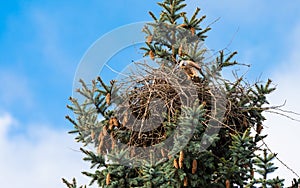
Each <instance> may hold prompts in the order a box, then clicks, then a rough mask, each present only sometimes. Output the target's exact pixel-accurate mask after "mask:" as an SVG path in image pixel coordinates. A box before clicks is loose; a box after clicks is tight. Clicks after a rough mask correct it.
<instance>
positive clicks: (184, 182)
mask: <svg viewBox="0 0 300 188" xmlns="http://www.w3.org/2000/svg"><path fill="white" fill-rule="evenodd" d="M183 186H184V187H187V186H188V178H187V177H186V176H185V177H184V180H183Z"/></svg>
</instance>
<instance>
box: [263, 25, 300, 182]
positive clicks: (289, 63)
mask: <svg viewBox="0 0 300 188" xmlns="http://www.w3.org/2000/svg"><path fill="white" fill-rule="evenodd" d="M299 32H300V23H299V25H298V26H296V27H295V30H294V31H292V32H291V35H290V36H291V37H290V38H287V40H286V43H287V46H288V48H290V52H289V54H287V58H284V59H285V61H283V62H282V64H281V65H280V66H278V67H276V68H274V71H273V72H274V73H273V75H272V76H271V78H273V80H274V83H275V84H276V85H277V90H276V91H275V92H274V93H273V94H272V95H271V96H270V99H269V100H270V102H271V104H274V105H280V104H283V103H284V101H285V100H286V105H285V106H284V107H283V109H286V110H290V111H294V112H298V113H300V98H299V94H300V88H299V78H300V77H299V75H300V54H299V51H300V45H299V44H300V37H299ZM285 114H287V113H285ZM287 115H290V116H291V117H293V118H296V119H300V116H299V115H295V114H287ZM267 119H268V120H267V121H266V126H268V128H266V129H265V130H264V132H265V133H267V134H268V135H269V136H268V138H267V143H268V144H269V145H270V147H271V149H272V150H273V151H274V152H275V153H278V157H279V159H281V160H282V161H283V162H284V163H286V164H287V165H288V166H289V167H290V168H292V169H293V170H295V171H296V173H298V174H300V162H299V155H300V151H299V143H300V136H299V134H300V122H296V121H292V120H290V119H288V118H285V117H283V116H280V115H276V114H267ZM276 164H278V165H279V166H280V168H279V170H278V174H279V175H281V176H282V177H285V178H286V180H288V181H287V183H286V185H290V182H291V180H292V179H293V178H296V176H295V175H294V174H292V173H291V172H290V171H289V170H288V169H287V168H286V167H284V166H283V165H282V164H280V162H278V161H277V162H276Z"/></svg>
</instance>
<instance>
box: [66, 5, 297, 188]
mask: <svg viewBox="0 0 300 188" xmlns="http://www.w3.org/2000/svg"><path fill="white" fill-rule="evenodd" d="M158 5H159V6H160V7H161V8H162V11H161V13H160V15H159V16H157V15H155V14H154V13H152V12H149V14H150V16H151V17H152V19H153V22H151V23H148V24H147V25H145V27H144V30H143V31H144V32H145V34H146V37H145V45H144V47H142V48H141V50H142V51H143V52H144V56H145V57H149V59H150V60H152V61H154V62H155V63H156V65H157V66H152V64H151V63H147V62H144V63H139V64H138V65H137V66H139V71H138V73H136V72H133V73H132V75H131V77H130V78H129V79H128V80H126V81H123V82H122V81H121V80H111V81H110V82H109V83H104V81H103V79H102V78H101V77H98V78H96V79H95V80H94V81H93V82H92V83H91V85H90V86H88V85H87V84H86V83H85V82H84V80H80V82H81V84H82V88H80V89H78V90H77V91H78V93H80V94H81V95H82V96H83V97H84V98H85V100H84V101H83V102H78V100H77V99H75V98H72V97H71V98H70V101H71V105H67V107H68V108H69V109H70V110H71V111H72V112H73V113H74V114H75V116H76V117H75V119H72V118H71V117H70V116H66V118H67V119H68V120H69V121H70V122H71V123H72V124H73V125H74V130H73V131H70V133H71V134H76V141H77V142H81V143H83V144H84V145H85V146H86V145H93V147H94V148H95V150H88V149H86V148H85V147H83V148H81V149H80V150H81V151H82V152H83V153H84V154H85V155H86V157H85V158H84V160H85V161H89V162H90V163H91V172H82V173H83V174H84V175H86V176H88V177H90V178H91V182H90V185H91V184H96V185H98V186H99V187H226V188H229V187H282V186H283V181H284V180H283V179H281V178H279V177H277V178H274V179H269V176H268V175H269V174H270V173H273V172H274V171H275V170H276V169H277V167H275V166H274V164H273V163H272V162H271V161H272V160H273V159H274V158H275V157H276V155H275V154H273V153H271V151H270V150H267V149H266V147H265V146H264V138H265V137H266V135H264V134H262V128H263V122H264V120H265V117H264V115H263V112H264V111H266V110H268V109H270V108H273V107H272V106H270V105H269V102H268V100H267V95H268V94H270V93H271V92H273V91H274V90H275V88H273V87H272V81H271V80H270V79H269V80H267V81H266V82H265V83H264V84H260V83H258V82H257V83H254V84H249V83H247V82H246V81H245V79H244V76H239V77H238V76H237V77H236V80H235V81H229V80H226V79H225V78H223V77H222V72H223V71H226V68H227V67H234V66H241V65H240V64H239V63H238V62H237V61H234V60H233V58H234V56H235V55H236V54H237V52H225V51H219V52H218V53H214V52H211V51H210V50H209V49H207V48H206V47H205V39H206V37H207V32H208V31H209V30H210V27H203V26H202V22H203V20H204V19H205V16H202V17H199V16H198V14H199V12H200V9H199V8H196V10H195V12H194V14H193V15H192V17H191V18H188V17H187V16H186V13H185V12H184V11H183V8H184V7H185V6H186V4H185V3H184V0H163V2H160V3H158ZM193 63H195V64H193ZM191 69H192V71H191ZM227 70H228V69H227ZM195 71H196V72H197V74H195ZM141 73H142V74H141ZM141 75H142V76H141ZM151 101H152V102H153V101H156V102H157V103H160V104H156V103H155V104H154V103H151ZM162 106H163V108H162ZM160 109H163V110H160ZM220 109H221V112H220V113H218V112H217V111H218V110H220ZM150 116H152V117H153V116H154V117H156V116H157V117H158V116H160V117H162V118H161V119H160V120H161V121H154V120H153V119H152V120H151V121H150V122H149V117H150ZM99 117H100V118H99ZM154 119H155V118H154ZM147 121H148V127H146V126H143V125H142V124H143V123H144V122H147ZM149 123H150V124H151V126H152V127H149ZM150 128H151V129H150ZM63 182H64V183H65V184H66V186H67V187H69V188H76V187H81V188H83V187H86V186H77V185H76V180H75V179H73V180H72V182H68V181H67V180H65V179H63ZM297 185H298V183H297V181H296V179H295V180H294V183H293V186H292V187H296V186H297Z"/></svg>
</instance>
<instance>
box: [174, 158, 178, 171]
mask: <svg viewBox="0 0 300 188" xmlns="http://www.w3.org/2000/svg"><path fill="white" fill-rule="evenodd" d="M173 165H174V167H175V168H176V169H178V162H177V160H176V158H175V159H174V161H173Z"/></svg>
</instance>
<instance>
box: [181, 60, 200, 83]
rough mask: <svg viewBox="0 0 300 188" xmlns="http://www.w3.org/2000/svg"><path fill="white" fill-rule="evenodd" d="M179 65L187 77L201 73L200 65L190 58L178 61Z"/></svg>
mask: <svg viewBox="0 0 300 188" xmlns="http://www.w3.org/2000/svg"><path fill="white" fill-rule="evenodd" d="M179 67H180V68H181V69H183V70H184V72H185V74H186V75H187V76H188V78H189V79H192V78H194V77H199V73H200V74H201V75H203V73H202V70H201V67H200V66H199V65H198V64H197V63H195V62H193V61H191V60H182V61H180V63H179Z"/></svg>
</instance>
